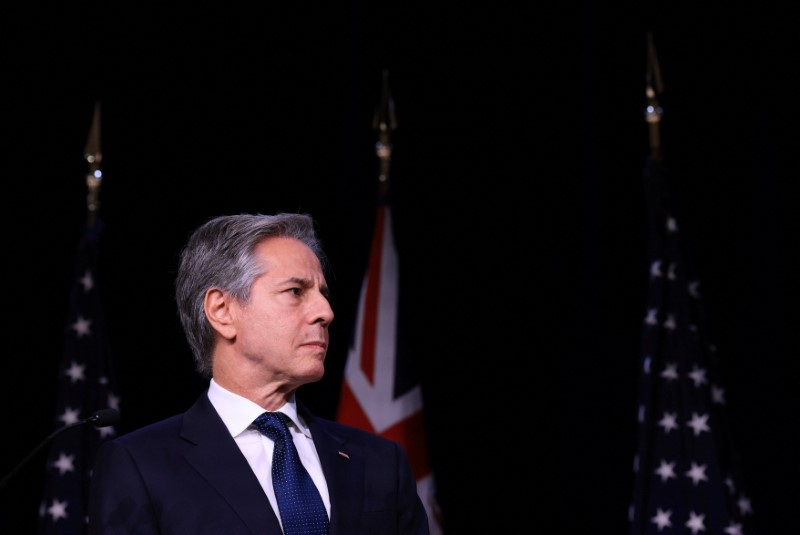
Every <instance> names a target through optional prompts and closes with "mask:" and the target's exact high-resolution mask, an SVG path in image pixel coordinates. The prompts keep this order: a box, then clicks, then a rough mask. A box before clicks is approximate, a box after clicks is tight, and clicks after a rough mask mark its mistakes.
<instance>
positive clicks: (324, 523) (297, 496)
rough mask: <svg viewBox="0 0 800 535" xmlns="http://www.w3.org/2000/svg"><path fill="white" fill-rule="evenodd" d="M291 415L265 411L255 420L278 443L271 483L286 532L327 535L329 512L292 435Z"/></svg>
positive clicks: (291, 533) (273, 455) (261, 429)
mask: <svg viewBox="0 0 800 535" xmlns="http://www.w3.org/2000/svg"><path fill="white" fill-rule="evenodd" d="M288 421H289V417H288V416H286V415H285V414H283V413H281V412H265V413H264V414H262V415H261V416H259V417H258V418H256V419H255V421H254V422H253V424H255V426H256V428H257V429H258V430H259V431H260V432H261V433H263V434H264V435H266V436H268V437H269V438H271V439H272V440H273V441H274V442H275V449H274V450H273V452H272V486H273V487H274V488H275V497H276V498H277V499H278V509H279V510H280V514H281V522H282V523H283V533H284V534H285V535H326V534H327V533H328V512H327V511H326V510H325V504H324V503H322V498H321V497H320V495H319V491H318V490H317V487H316V485H314V482H313V481H312V480H311V476H309V475H308V472H307V471H306V469H305V467H304V466H303V463H302V462H300V456H299V455H297V449H295V447H294V441H293V440H292V435H291V434H290V433H289V428H288V427H287V426H286V424H287V422H288Z"/></svg>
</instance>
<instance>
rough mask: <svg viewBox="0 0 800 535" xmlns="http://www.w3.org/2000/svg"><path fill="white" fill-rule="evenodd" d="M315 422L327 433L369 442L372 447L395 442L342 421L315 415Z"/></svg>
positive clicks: (389, 445)
mask: <svg viewBox="0 0 800 535" xmlns="http://www.w3.org/2000/svg"><path fill="white" fill-rule="evenodd" d="M315 420H316V423H317V424H319V425H320V426H321V427H323V428H324V429H325V430H326V431H327V432H328V433H330V434H332V435H334V436H338V437H341V438H342V439H346V440H349V441H354V442H361V443H366V444H370V446H372V447H377V446H383V447H394V446H396V445H397V443H396V442H395V441H393V440H390V439H388V438H385V437H382V436H380V435H378V434H375V433H372V432H370V431H366V430H364V429H361V428H359V427H355V426H352V425H349V424H345V423H342V422H337V421H334V420H328V419H326V418H319V417H315Z"/></svg>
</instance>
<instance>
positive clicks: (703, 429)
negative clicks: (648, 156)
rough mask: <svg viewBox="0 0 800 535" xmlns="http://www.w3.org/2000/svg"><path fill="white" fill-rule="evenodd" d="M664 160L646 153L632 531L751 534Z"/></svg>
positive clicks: (714, 357) (714, 359) (718, 374)
mask: <svg viewBox="0 0 800 535" xmlns="http://www.w3.org/2000/svg"><path fill="white" fill-rule="evenodd" d="M666 180H667V177H666V175H665V173H664V170H663V164H662V163H661V162H659V161H656V160H650V161H648V165H647V168H646V172H645V182H646V183H645V190H646V193H647V196H648V205H649V206H648V218H649V221H648V226H649V229H648V230H649V234H648V240H649V244H648V245H649V253H648V261H649V266H650V269H649V277H648V280H649V282H648V285H649V286H648V295H647V303H646V309H645V310H644V311H643V315H642V318H643V321H642V340H641V362H640V366H639V378H640V379H639V380H640V383H639V405H638V407H637V411H636V418H637V426H638V444H637V451H636V453H635V456H634V460H633V469H634V489H633V490H634V491H633V500H632V503H631V505H630V509H629V520H630V522H631V534H632V535H656V534H659V535H669V534H673V533H674V534H691V535H701V534H702V535H753V533H754V531H753V524H752V523H753V507H752V504H751V502H750V499H749V496H748V494H747V492H746V490H745V488H744V486H743V481H742V479H743V478H742V474H741V472H740V470H741V468H742V467H741V466H740V465H741V463H740V462H739V456H738V454H737V453H736V451H735V449H734V447H733V440H732V437H731V433H730V428H729V426H730V422H729V420H728V416H727V414H726V411H727V409H726V396H725V393H726V391H725V387H724V384H723V383H724V382H725V381H724V376H723V369H722V363H721V361H720V360H719V355H718V354H717V349H716V347H715V346H714V344H713V343H711V342H710V335H709V332H708V331H709V327H708V325H707V324H706V323H705V318H704V311H703V309H702V293H701V290H700V288H701V286H700V283H699V281H698V280H697V277H696V276H695V273H694V271H693V266H692V264H691V262H690V258H689V254H688V252H687V250H686V236H683V237H682V236H681V231H682V228H681V225H679V223H678V219H677V217H676V214H675V213H674V211H673V209H672V208H673V207H672V206H671V205H670V198H669V196H670V193H671V192H670V190H669V184H668V183H667V181H666Z"/></svg>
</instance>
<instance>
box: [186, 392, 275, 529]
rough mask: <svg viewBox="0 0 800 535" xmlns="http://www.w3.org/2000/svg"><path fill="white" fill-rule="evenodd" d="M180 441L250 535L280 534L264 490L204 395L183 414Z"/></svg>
mask: <svg viewBox="0 0 800 535" xmlns="http://www.w3.org/2000/svg"><path fill="white" fill-rule="evenodd" d="M181 438H183V439H184V440H185V441H186V449H185V452H184V455H185V457H186V460H187V461H188V462H189V463H190V464H191V465H192V466H193V467H194V468H195V469H196V470H197V471H198V472H199V473H200V474H201V475H202V476H203V477H204V478H205V479H206V480H207V481H208V482H209V484H211V486H213V487H214V489H215V490H216V491H217V492H219V493H220V495H221V496H222V498H223V499H224V500H225V501H226V502H227V503H228V505H230V507H231V508H232V509H233V510H234V511H235V512H236V514H237V515H239V518H241V519H242V522H244V523H245V524H246V525H247V527H248V528H249V529H250V530H251V531H252V532H253V533H259V534H264V533H267V534H272V533H274V534H280V533H281V528H280V524H279V523H278V519H277V517H276V516H275V513H274V512H273V510H272V507H271V506H270V503H269V500H268V499H267V497H266V495H265V494H264V490H263V489H262V488H261V485H260V484H259V483H258V479H257V478H256V476H255V474H253V471H252V469H251V468H250V465H249V464H248V463H247V459H245V458H244V455H242V452H241V450H239V447H238V446H237V445H236V442H235V441H234V440H233V437H231V436H230V434H229V432H228V429H227V428H226V427H225V424H224V423H223V422H222V419H221V418H220V417H219V415H218V414H217V412H216V410H214V407H213V406H212V405H211V402H210V401H209V400H208V396H207V395H206V394H205V393H204V394H202V395H201V396H200V397H199V398H198V400H197V401H196V402H195V404H194V405H193V406H192V407H191V408H190V409H189V410H188V411H186V414H185V416H184V419H183V429H182V430H181Z"/></svg>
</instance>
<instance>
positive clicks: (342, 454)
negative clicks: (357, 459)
mask: <svg viewBox="0 0 800 535" xmlns="http://www.w3.org/2000/svg"><path fill="white" fill-rule="evenodd" d="M339 455H341V456H342V457H344V458H345V459H347V460H348V461H349V460H350V456H349V455H347V454H346V453H345V452H343V451H340V452H339Z"/></svg>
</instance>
